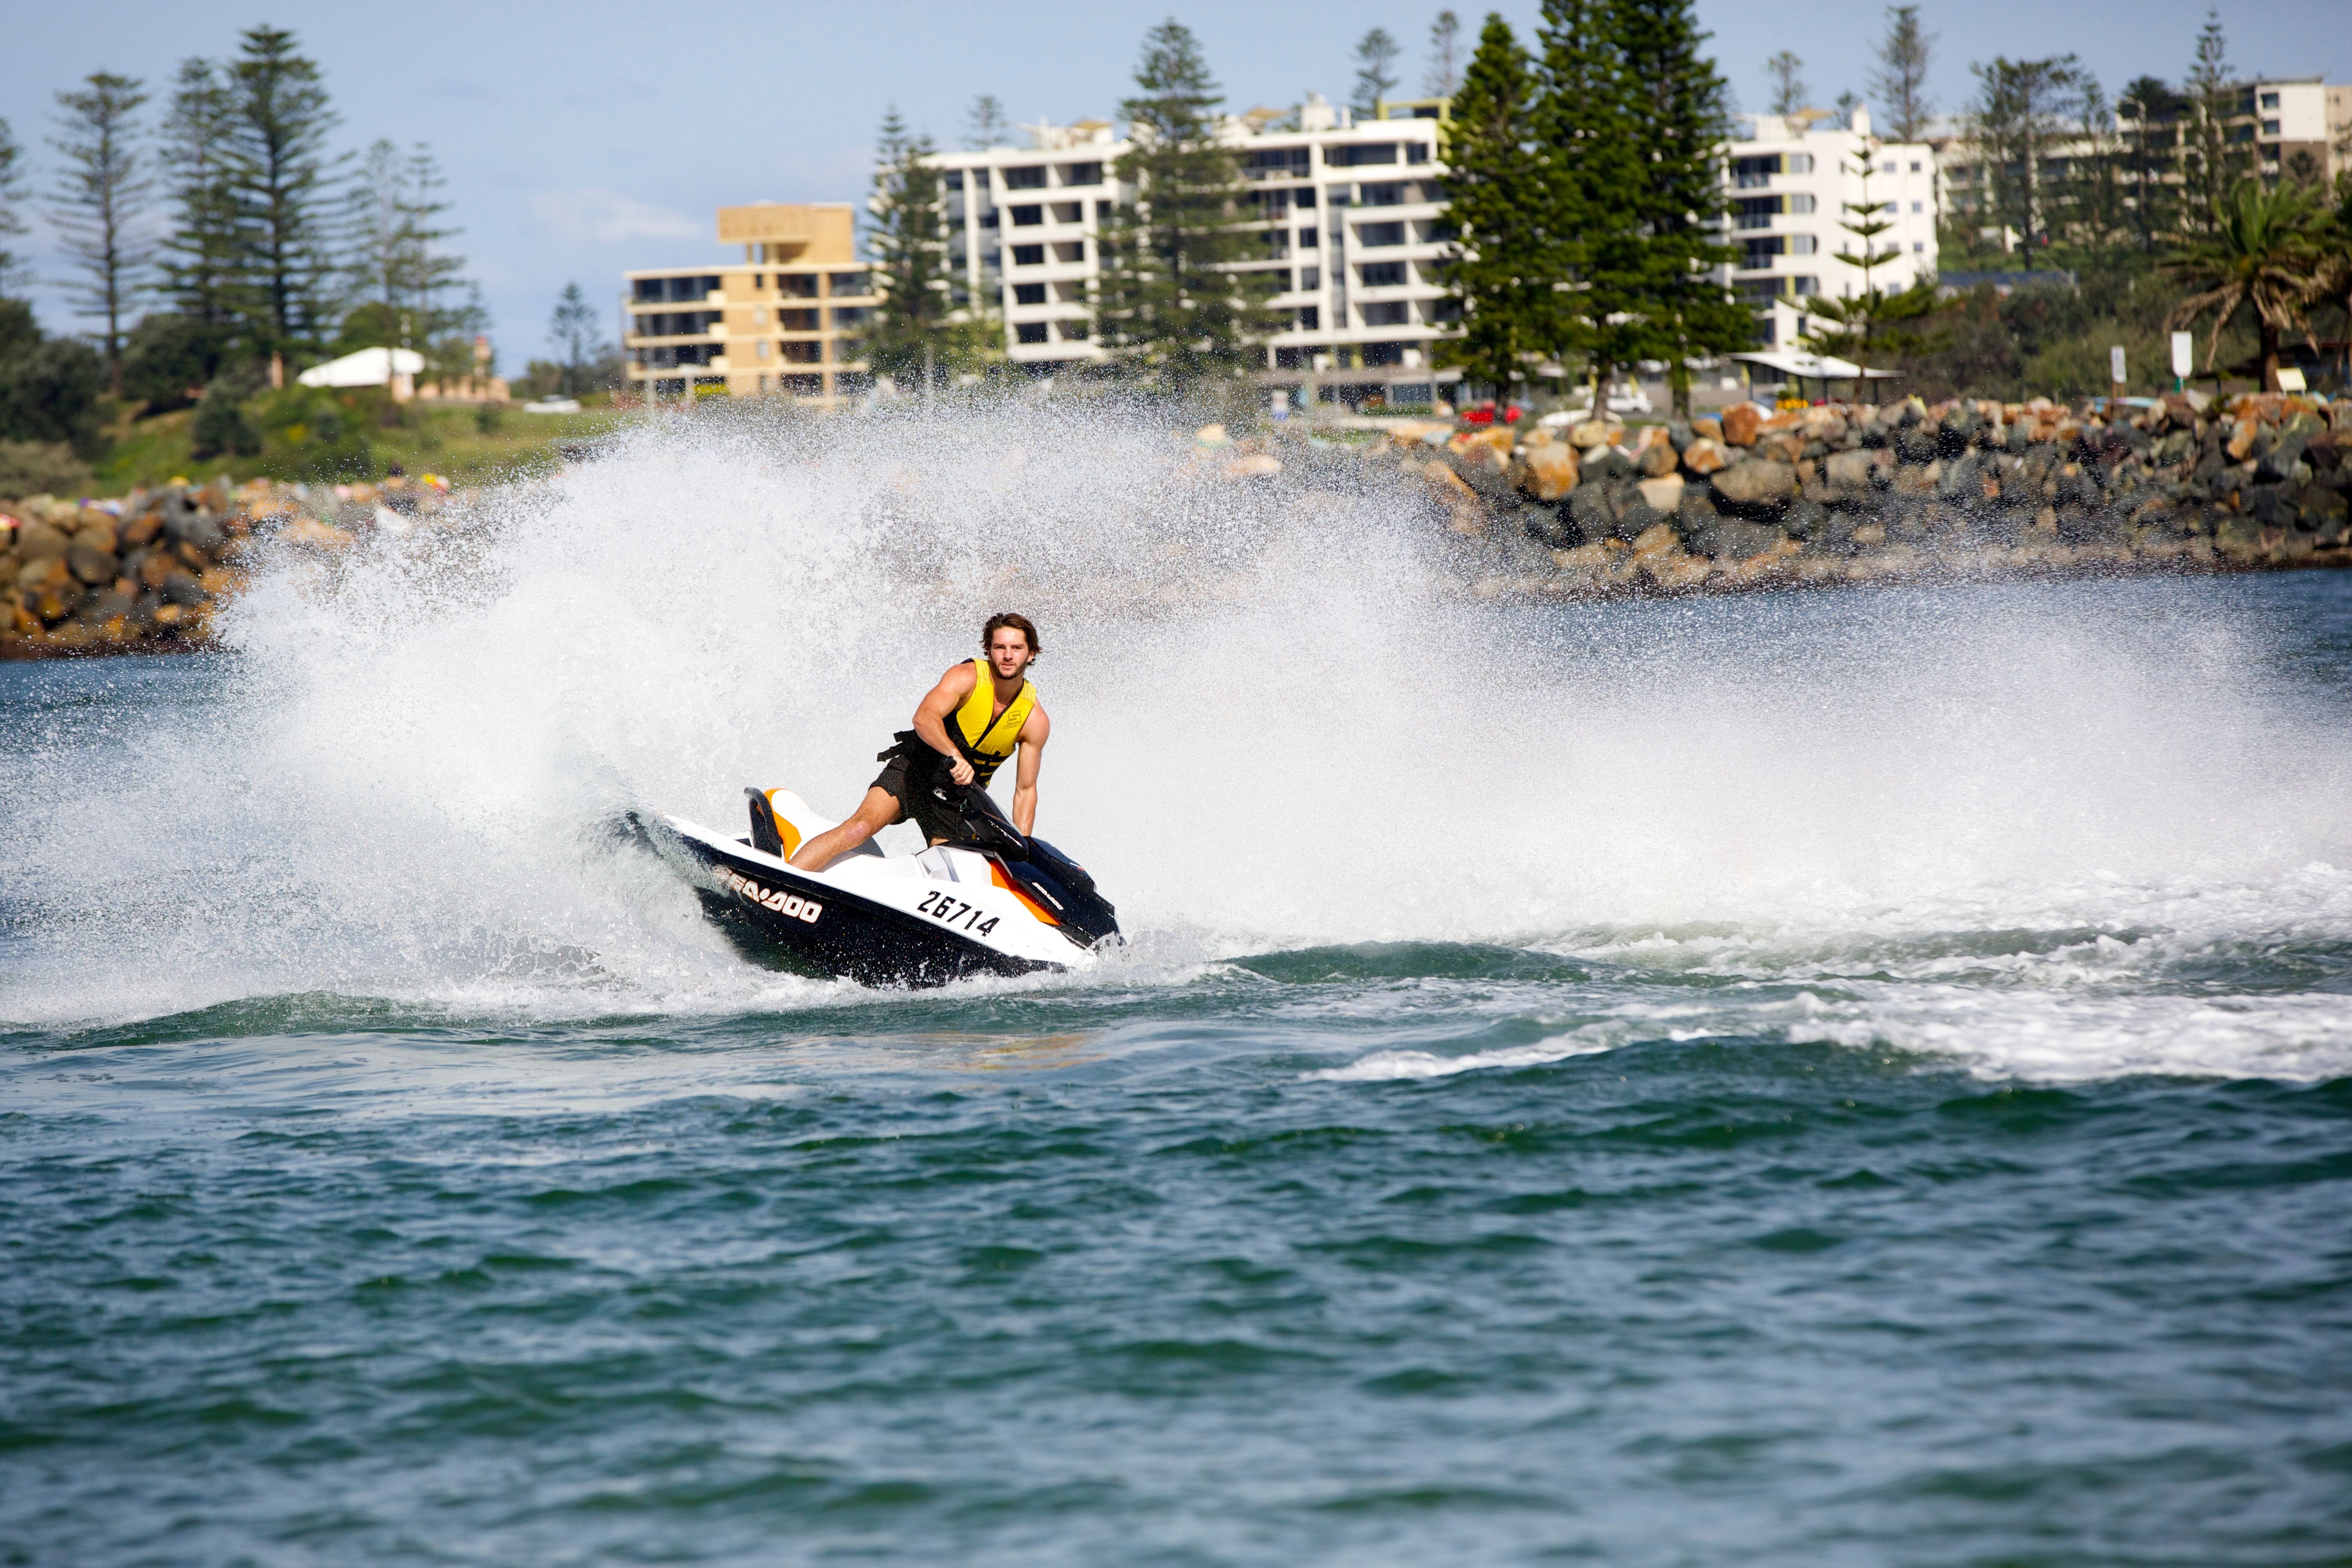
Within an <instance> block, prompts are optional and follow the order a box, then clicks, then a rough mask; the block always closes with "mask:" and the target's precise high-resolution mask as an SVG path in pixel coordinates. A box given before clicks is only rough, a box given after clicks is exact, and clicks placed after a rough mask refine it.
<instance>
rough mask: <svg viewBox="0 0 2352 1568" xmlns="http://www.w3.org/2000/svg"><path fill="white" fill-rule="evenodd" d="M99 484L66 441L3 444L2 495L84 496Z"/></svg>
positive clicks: (0, 463) (0, 460) (0, 465)
mask: <svg viewBox="0 0 2352 1568" xmlns="http://www.w3.org/2000/svg"><path fill="white" fill-rule="evenodd" d="M95 482H96V479H95V477H94V476H93V475H92V474H91V473H90V471H89V468H87V467H85V466H84V465H83V463H82V461H81V459H80V458H77V457H75V456H74V454H73V448H72V447H68V446H67V445H66V444H65V443H64V442H62V441H0V496H6V497H8V498H9V499H10V500H21V499H22V498H24V497H26V496H41V495H56V496H78V495H84V494H87V493H88V492H89V487H90V486H91V485H92V484H93V483H95Z"/></svg>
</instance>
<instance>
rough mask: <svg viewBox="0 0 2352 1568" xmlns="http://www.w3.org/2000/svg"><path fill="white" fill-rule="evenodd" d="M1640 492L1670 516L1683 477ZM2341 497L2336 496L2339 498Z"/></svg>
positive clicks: (1649, 484)
mask: <svg viewBox="0 0 2352 1568" xmlns="http://www.w3.org/2000/svg"><path fill="white" fill-rule="evenodd" d="M1633 488H1634V489H1637V490H1639V491H1641V492H1642V500H1643V503H1644V504H1646V505H1647V506H1649V508H1650V509H1651V510H1654V511H1656V512H1659V513H1661V514H1663V515H1665V516H1669V517H1671V516H1672V515H1674V513H1675V511H1677V510H1680V509H1681V507H1682V504H1683V477H1682V476H1681V475H1680V474H1666V475H1664V476H1662V477H1660V478H1657V479H1643V481H1642V482H1641V483H1640V484H1638V485H1635V486H1634V487H1633ZM2341 499H2342V498H2340V497H2339V498H2338V500H2341Z"/></svg>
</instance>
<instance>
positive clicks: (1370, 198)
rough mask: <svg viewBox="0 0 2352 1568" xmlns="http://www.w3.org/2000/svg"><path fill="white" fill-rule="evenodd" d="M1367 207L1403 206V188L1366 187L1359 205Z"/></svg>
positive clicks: (1391, 185)
mask: <svg viewBox="0 0 2352 1568" xmlns="http://www.w3.org/2000/svg"><path fill="white" fill-rule="evenodd" d="M1360 205H1363V206H1368V207H1394V206H1402V205H1404V187H1403V186H1402V185H1401V184H1386V185H1366V186H1365V187H1364V198H1363V201H1362V202H1361V203H1360Z"/></svg>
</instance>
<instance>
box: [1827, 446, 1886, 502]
mask: <svg viewBox="0 0 2352 1568" xmlns="http://www.w3.org/2000/svg"><path fill="white" fill-rule="evenodd" d="M1877 477H1878V458H1877V455H1876V454H1875V453H1873V452H1871V451H1869V450H1867V449H1864V448H1860V447H1857V448H1856V449H1854V450H1853V451H1851V452H1832V453H1831V454H1830V455H1829V456H1828V457H1827V458H1824V459H1823V460H1822V478H1824V479H1828V480H1829V482H1830V483H1831V484H1832V486H1833V487H1835V488H1836V489H1840V490H1843V491H1845V492H1846V493H1848V494H1850V495H1860V494H1861V493H1862V492H1863V491H1864V490H1867V489H1870V488H1871V485H1872V484H1873V482H1874V481H1875V479H1877Z"/></svg>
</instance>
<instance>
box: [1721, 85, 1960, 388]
mask: <svg viewBox="0 0 2352 1568" xmlns="http://www.w3.org/2000/svg"><path fill="white" fill-rule="evenodd" d="M1742 118H1744V119H1746V120H1747V121H1749V127H1748V129H1749V132H1750V134H1748V136H1747V137H1745V138H1743V139H1742V140H1740V141H1738V142H1733V143H1732V144H1731V147H1730V149H1729V155H1728V159H1727V163H1726V168H1725V175H1726V178H1727V180H1728V182H1729V184H1730V187H1731V188H1730V190H1729V191H1728V192H1727V198H1728V205H1729V206H1730V209H1731V232H1730V233H1729V234H1728V235H1727V236H1726V237H1725V242H1726V243H1727V244H1728V245H1729V246H1730V247H1732V248H1733V249H1735V250H1737V251H1738V252H1739V253H1740V254H1739V258H1738V261H1737V262H1736V263H1734V265H1733V267H1732V268H1731V274H1730V279H1731V286H1732V288H1733V289H1734V290H1735V291H1736V292H1737V293H1738V295H1739V297H1740V298H1741V299H1742V300H1746V301H1747V302H1748V303H1749V304H1750V305H1752V306H1753V307H1754V308H1755V310H1756V312H1757V338H1758V342H1759V344H1760V345H1761V346H1764V347H1768V348H1769V347H1782V348H1785V347H1787V346H1788V345H1789V344H1790V343H1792V342H1795V341H1796V339H1797V337H1798V336H1799V334H1800V333H1801V332H1803V331H1806V330H1807V325H1806V323H1807V321H1808V317H1807V314H1806V310H1805V304H1806V301H1807V300H1812V299H1817V298H1821V297H1824V296H1826V297H1827V298H1830V299H1843V298H1847V297H1850V296H1852V295H1854V294H1858V293H1860V292H1861V291H1862V289H1863V269H1862V268H1859V267H1856V266H1853V265H1852V264H1851V263H1849V262H1845V261H1842V260H1840V259H1838V258H1839V254H1840V253H1841V252H1843V253H1844V254H1846V255H1849V256H1856V257H1858V256H1860V255H1862V254H1863V242H1862V241H1861V239H1859V238H1858V237H1855V236H1854V235H1853V234H1850V233H1848V232H1847V231H1846V230H1845V228H1844V227H1843V225H1844V224H1849V223H1860V222H1861V221H1862V219H1861V218H1860V217H1859V216H1857V215H1856V214H1855V213H1854V212H1853V211H1852V210H1851V209H1852V208H1853V206H1854V205H1863V204H1864V191H1865V189H1866V190H1867V192H1868V203H1869V204H1870V205H1877V204H1882V203H1883V204H1885V208H1884V210H1883V211H1881V212H1880V213H1879V215H1878V221H1880V222H1884V223H1886V224H1888V225H1890V227H1889V228H1888V229H1887V231H1886V232H1885V233H1884V234H1881V235H1879V236H1878V237H1876V238H1875V239H1874V240H1873V241H1872V242H1871V245H1872V248H1873V249H1874V251H1875V252H1876V253H1877V254H1879V255H1880V256H1882V257H1884V258H1885V259H1884V260H1883V261H1881V262H1880V263H1879V264H1878V265H1876V266H1874V267H1873V268H1871V273H1870V284H1871V287H1873V288H1875V289H1882V290H1884V291H1885V292H1887V293H1893V292H1895V291H1896V290H1898V289H1907V288H1909V287H1910V286H1911V284H1912V283H1913V282H1914V281H1915V280H1916V279H1919V278H1923V277H1927V278H1932V277H1934V276H1935V273H1936V201H1937V196H1936V190H1937V185H1936V154H1935V152H1934V150H1933V149H1931V148H1929V147H1928V146H1927V144H1926V143H1924V142H1879V141H1877V140H1875V139H1874V137H1872V135H1871V133H1870V111H1869V110H1866V109H1857V110H1854V111H1853V120H1852V121H1851V124H1850V126H1848V127H1841V128H1832V127H1821V121H1822V120H1826V119H1827V116H1821V117H1819V118H1818V119H1817V118H1814V116H1813V111H1807V112H1806V113H1804V114H1798V115H1779V114H1752V115H1746V116H1743V117H1742ZM1817 127H1821V128H1817ZM1865 177H1866V183H1865Z"/></svg>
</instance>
